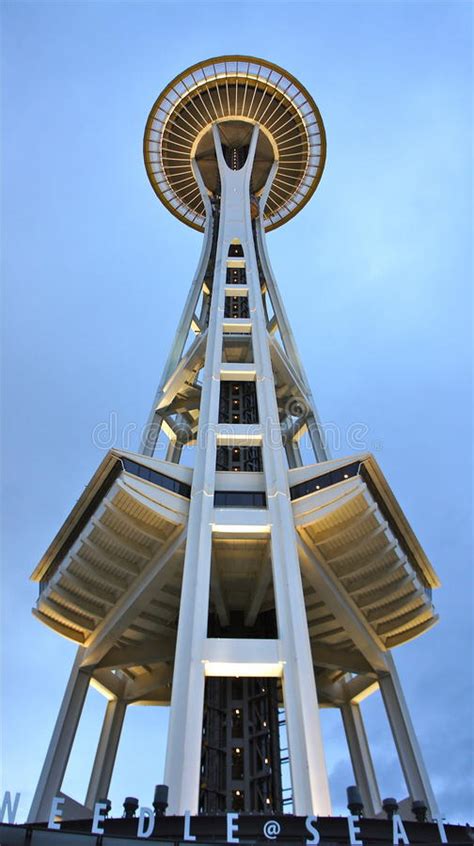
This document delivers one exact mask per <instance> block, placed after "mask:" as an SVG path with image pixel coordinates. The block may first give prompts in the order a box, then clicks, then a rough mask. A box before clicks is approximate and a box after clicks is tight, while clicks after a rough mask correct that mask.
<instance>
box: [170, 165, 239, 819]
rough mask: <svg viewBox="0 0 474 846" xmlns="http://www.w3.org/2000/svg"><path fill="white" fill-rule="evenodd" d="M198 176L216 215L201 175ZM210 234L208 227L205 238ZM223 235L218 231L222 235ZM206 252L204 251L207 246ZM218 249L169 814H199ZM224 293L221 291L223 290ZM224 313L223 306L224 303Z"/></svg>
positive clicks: (174, 705) (173, 723) (175, 700)
mask: <svg viewBox="0 0 474 846" xmlns="http://www.w3.org/2000/svg"><path fill="white" fill-rule="evenodd" d="M195 176H196V180H197V182H198V185H199V187H200V189H201V195H202V198H203V202H204V203H205V205H206V213H207V219H208V220H210V219H211V216H212V212H211V208H210V203H209V198H208V195H207V192H206V189H205V187H204V183H203V181H202V178H201V176H200V173H199V170H198V169H197V168H196V169H195ZM211 237H212V227H211V226H210V225H209V226H208V227H207V234H206V240H207V241H208V242H209V240H210V238H211ZM219 238H220V236H219ZM204 252H205V253H206V254H208V253H207V252H206V250H204ZM219 256H220V253H219V245H218V248H217V257H216V270H215V274H214V284H213V291H212V300H211V310H210V318H209V329H208V343H207V348H206V360H205V365H204V371H203V386H202V394H201V407H200V416H199V429H198V449H197V454H196V466H195V469H194V473H193V485H192V493H191V505H190V509H189V518H188V533H187V541H186V553H185V559H184V570H183V583H182V588H181V603H180V612H179V623H178V637H177V641H176V653H175V662H174V672H173V686H172V694H171V708H170V722H169V729H168V745H167V750H166V762H165V775H164V778H165V783H166V784H167V785H168V787H169V806H168V813H170V814H182V813H184V811H186V810H189V811H191V812H192V813H197V810H198V802H199V777H200V771H201V745H202V722H203V709H204V681H205V679H204V665H203V661H202V657H203V644H204V641H205V639H206V637H207V621H208V610H209V589H210V574H211V552H212V515H213V509H214V485H215V471H216V424H217V419H218V411H219V391H220V381H219V379H220V368H221V358H222V352H221V351H222V325H221V322H220V321H219V319H218V301H219V290H220V288H222V287H223V285H224V284H225V266H224V265H223V263H222V261H220V259H219ZM222 295H223V291H222ZM221 311H222V315H223V308H221Z"/></svg>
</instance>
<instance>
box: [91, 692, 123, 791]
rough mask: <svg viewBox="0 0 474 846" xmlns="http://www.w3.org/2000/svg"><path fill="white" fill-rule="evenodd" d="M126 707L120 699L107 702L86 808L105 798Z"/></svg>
mask: <svg viewBox="0 0 474 846" xmlns="http://www.w3.org/2000/svg"><path fill="white" fill-rule="evenodd" d="M126 707H127V706H126V703H125V702H124V701H123V700H122V699H112V700H111V701H110V702H108V703H107V708H106V711H105V717H104V722H103V724H102V731H101V734H100V738H99V743H98V746H97V752H96V756H95V759H94V765H93V767H92V773H91V778H90V781H89V787H88V788H87V794H86V801H85V804H86V807H87V808H93V807H94V805H95V803H96V802H98V801H99V799H106V798H107V794H108V791H109V787H110V781H111V779H112V773H113V769H114V764H115V758H116V756H117V749H118V745H119V741H120V735H121V733H122V726H123V721H124V718H125V710H126Z"/></svg>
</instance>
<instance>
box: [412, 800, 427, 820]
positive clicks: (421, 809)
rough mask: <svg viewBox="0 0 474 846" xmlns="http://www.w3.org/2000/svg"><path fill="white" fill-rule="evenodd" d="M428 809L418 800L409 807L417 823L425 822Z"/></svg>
mask: <svg viewBox="0 0 474 846" xmlns="http://www.w3.org/2000/svg"><path fill="white" fill-rule="evenodd" d="M427 811H428V808H427V807H426V805H425V803H424V802H422V801H421V800H420V799H415V801H414V802H412V805H411V812H412V814H413V816H414V817H415V819H416V821H417V822H426V814H427Z"/></svg>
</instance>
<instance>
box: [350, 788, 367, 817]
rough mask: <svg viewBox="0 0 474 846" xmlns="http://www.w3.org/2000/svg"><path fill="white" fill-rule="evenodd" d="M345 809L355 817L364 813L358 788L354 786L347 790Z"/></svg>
mask: <svg viewBox="0 0 474 846" xmlns="http://www.w3.org/2000/svg"><path fill="white" fill-rule="evenodd" d="M347 807H348V808H349V811H350V812H351V814H353V815H354V816H355V817H361V816H363V813H364V803H363V802H362V797H361V795H360V791H359V788H358V787H356V786H355V785H352V786H351V787H348V788H347Z"/></svg>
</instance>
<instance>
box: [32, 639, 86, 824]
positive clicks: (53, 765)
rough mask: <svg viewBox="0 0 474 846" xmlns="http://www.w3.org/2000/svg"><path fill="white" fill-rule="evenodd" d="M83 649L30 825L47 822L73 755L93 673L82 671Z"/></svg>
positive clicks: (76, 664) (61, 715)
mask: <svg viewBox="0 0 474 846" xmlns="http://www.w3.org/2000/svg"><path fill="white" fill-rule="evenodd" d="M83 654H84V649H83V647H80V648H79V649H78V651H77V655H76V659H75V661H74V664H73V667H72V670H71V675H70V677H69V681H68V684H67V687H66V691H65V694H64V697H63V701H62V704H61V708H60V711H59V714H58V718H57V720H56V725H55V727H54V730H53V735H52V737H51V741H50V744H49V747H48V752H47V754H46V758H45V762H44V764H43V769H42V770H41V775H40V778H39V782H38V786H37V788H36V792H35V795H34V797H33V802H32V805H31V808H30V813H29V815H28V820H27V821H28V822H40V821H41V822H42V821H44V820H47V819H48V817H49V812H50V809H51V802H52V800H53V799H54V797H55V796H57V795H58V794H59V791H60V789H61V784H62V781H63V778H64V773H65V771H66V767H67V762H68V760H69V756H70V754H71V749H72V744H73V743H74V737H75V735H76V731H77V727H78V725H79V720H80V718H81V713H82V708H83V706H84V702H85V698H86V694H87V690H88V688H89V679H90V671H89V670H81V661H82V657H83Z"/></svg>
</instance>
